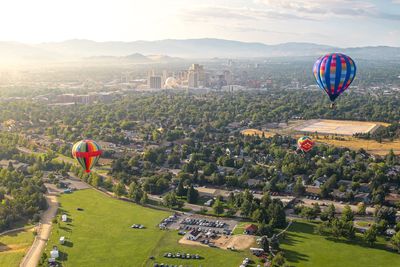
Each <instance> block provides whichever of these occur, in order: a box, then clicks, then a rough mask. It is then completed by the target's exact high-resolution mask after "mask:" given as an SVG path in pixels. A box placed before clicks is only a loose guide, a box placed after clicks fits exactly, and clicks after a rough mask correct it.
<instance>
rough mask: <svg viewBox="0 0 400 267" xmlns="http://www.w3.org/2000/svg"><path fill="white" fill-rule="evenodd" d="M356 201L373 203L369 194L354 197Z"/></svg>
mask: <svg viewBox="0 0 400 267" xmlns="http://www.w3.org/2000/svg"><path fill="white" fill-rule="evenodd" d="M354 201H355V202H363V203H365V204H369V203H370V202H371V197H370V195H369V193H359V194H356V195H355V196H354Z"/></svg>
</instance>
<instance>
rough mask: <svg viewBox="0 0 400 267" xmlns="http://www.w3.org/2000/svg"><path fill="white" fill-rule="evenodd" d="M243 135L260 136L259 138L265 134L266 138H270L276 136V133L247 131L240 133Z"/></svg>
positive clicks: (255, 130)
mask: <svg viewBox="0 0 400 267" xmlns="http://www.w3.org/2000/svg"><path fill="white" fill-rule="evenodd" d="M240 133H241V134H243V135H258V136H260V137H261V136H262V135H263V133H264V137H266V138H268V137H272V136H274V135H275V134H276V133H274V132H269V131H260V130H257V129H246V130H243V131H241V132H240Z"/></svg>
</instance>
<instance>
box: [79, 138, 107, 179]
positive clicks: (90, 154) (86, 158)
mask: <svg viewBox="0 0 400 267" xmlns="http://www.w3.org/2000/svg"><path fill="white" fill-rule="evenodd" d="M101 153H102V151H101V147H100V145H99V144H97V143H96V142H95V141H93V140H82V141H79V142H77V143H75V145H74V146H73V147H72V156H73V157H74V159H76V161H78V163H79V164H80V165H81V166H82V167H83V168H84V169H85V172H87V173H89V172H90V170H91V169H92V167H93V166H94V165H96V163H97V161H98V160H99V158H100V155H101Z"/></svg>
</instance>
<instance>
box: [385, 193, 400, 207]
mask: <svg viewBox="0 0 400 267" xmlns="http://www.w3.org/2000/svg"><path fill="white" fill-rule="evenodd" d="M385 202H386V203H387V204H389V205H393V206H395V205H397V204H398V203H400V194H396V193H389V194H387V195H386V196H385Z"/></svg>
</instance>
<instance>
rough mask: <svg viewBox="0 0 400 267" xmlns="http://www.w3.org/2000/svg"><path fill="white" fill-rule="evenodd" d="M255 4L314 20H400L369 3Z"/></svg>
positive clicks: (266, 0) (265, 0)
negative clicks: (330, 18) (344, 18)
mask: <svg viewBox="0 0 400 267" xmlns="http://www.w3.org/2000/svg"><path fill="white" fill-rule="evenodd" d="M254 2H255V3H256V4H260V5H262V6H264V7H265V8H268V9H271V10H275V11H279V12H287V13H289V14H292V13H295V14H297V16H301V15H308V16H311V18H314V19H321V18H323V17H326V16H327V15H329V16H340V17H362V18H376V19H386V20H400V14H396V13H387V12H383V11H381V10H379V8H378V7H377V6H376V5H374V4H372V3H370V2H368V1H357V0H355V1H353V0H324V1H311V0H255V1H254ZM393 2H394V3H400V0H393Z"/></svg>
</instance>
